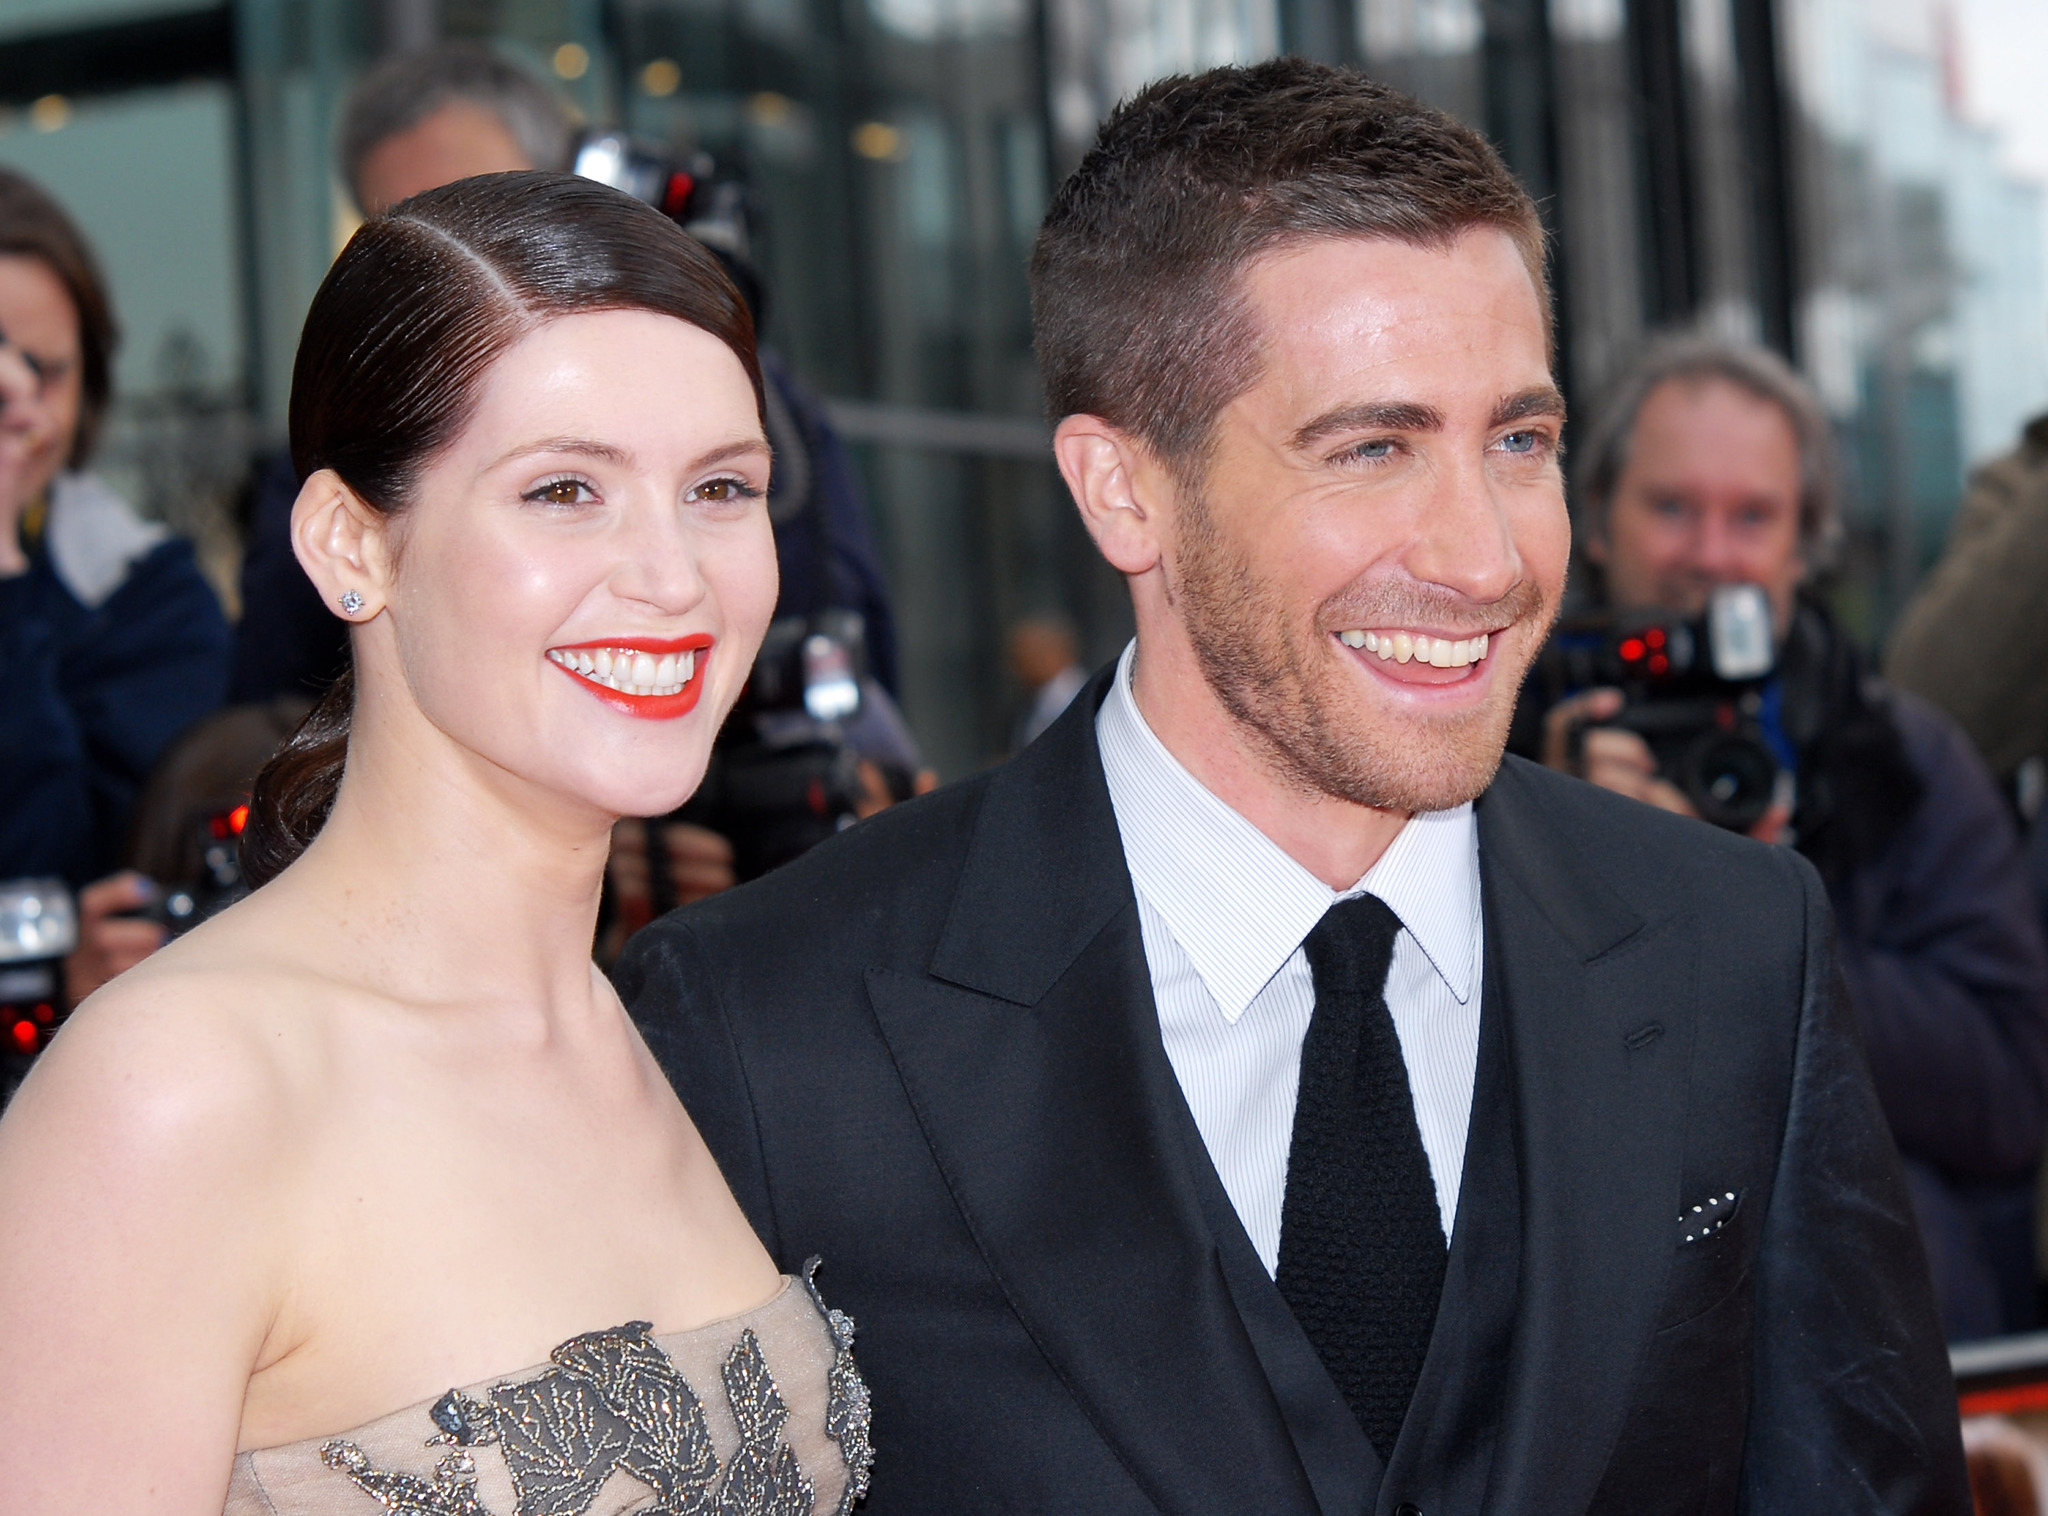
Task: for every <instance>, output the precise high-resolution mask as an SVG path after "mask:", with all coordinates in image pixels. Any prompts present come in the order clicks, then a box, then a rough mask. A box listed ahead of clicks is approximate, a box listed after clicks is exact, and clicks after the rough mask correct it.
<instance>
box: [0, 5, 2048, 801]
mask: <svg viewBox="0 0 2048 1516" xmlns="http://www.w3.org/2000/svg"><path fill="white" fill-rule="evenodd" d="M435 37H465V38H474V39H478V40H482V41H486V42H488V43H490V44H491V45H493V46H495V47H497V48H499V49H501V50H502V51H504V52H505V53H506V54H508V55H509V56H512V57H514V58H516V59H518V60H520V61H522V62H524V63H525V64H527V65H528V66H529V67H530V68H532V69H533V70H534V71H535V72H536V73H537V74H540V75H542V76H544V77H547V78H549V79H551V80H553V81H554V82H555V83H556V84H557V85H558V86H559V87H560V89H561V90H562V92H563V94H564V96H565V98H567V99H568V100H570V101H571V102H572V103H573V104H574V105H575V107H576V109H577V110H578V111H579V112H581V113H582V115H583V116H584V117H585V118H586V119H587V120H588V121H589V122H591V123H592V124H594V125H618V126H623V127H626V128H627V129H629V130H631V131H632V132H633V133H635V134H637V135H639V136H641V137H643V138H646V139H647V140H648V141H649V142H651V143H653V144H657V145H659V146H661V147H663V148H665V149H666V150H668V151H670V152H672V153H676V154H683V153H686V152H692V151H696V150H699V149H701V150H705V151H708V152H710V153H711V154H713V155H714V157H716V158H717V159H719V160H720V161H721V163H723V164H726V165H730V166H732V167H735V168H738V169H740V170H742V171H743V172H744V173H745V175H746V177H747V179H748V180H749V182H750V183H751V185H752V187H753V190H754V193H755V195H756V198H757V201H758V204H759V207H760V211H761V216H760V232H759V243H758V247H757V249H756V252H757V256H758V259H759V261H760V263H761V265H762V268H763V271H764V274H765V279H766V284H767V287H768V291H769V305H768V311H767V320H766V333H767V336H768V339H769V340H770V341H771V342H772V343H773V344H774V345H775V346H776V347H778V348H779V349H780V350H781V351H782V352H783V353H784V354H785V356H786V357H787V358H788V359H789V361H790V363H791V364H792V366H793V367H794V368H795V370H796V371H797V372H798V373H799V374H800V375H801V376H802V377H803V378H804V379H805V380H806V381H808V383H809V384H810V385H811V386H812V387H813V388H814V389H815V390H817V391H818V392H819V393H820V394H821V395H823V396H825V397H827V398H828V400H829V401H830V403H831V406H832V410H833V414H834V415H835V418H836V419H837V421H838V423H839V425H840V427H841V429H842V430H843V431H844V433H845V434H846V435H847V436H848V438H849V439H850V440H851V441H853V442H854V444H855V445H856V450H857V453H858V456H859V459H860V462H861V465H862V468H863V471H864V475H865V478H866V482H867V485H868V489H869V492H870V496H871V499H872V503H873V507H874V515H875V521H876V529H877V533H878V536H879V538H880V540H881V542H882V546H883V549H884V555H885V561H886V564H887V567H888V570H889V573H890V576H891V580H892V586H893V591H894V595H895V599H896V604H897V610H898V617H899V622H900V640H901V643H902V646H903V696H904V704H905V707H906V709H907V711H908V713H909V715H910V717H911V719H912V722H913V725H914V726H915V727H916V729H917V731H918V733H919V735H920V737H921V738H922V740H923V741H924V743H925V745H926V747H927V750H928V753H929V755H930V756H931V758H932V759H933V760H934V762H935V763H936V765H937V766H938V767H939V768H940V770H941V771H942V772H943V773H944V774H945V775H947V776H948V777H953V776H957V775H958V774H960V773H963V772H965V771H967V770H970V769H972V768H974V767H977V766H979V765H980V764H982V763H984V762H987V761H989V760H990V759H992V758H994V757H996V756H999V755H1000V753H1001V752H1002V751H1003V749H1004V746H1005V744H1006V741H1007V736H1008V733H1009V732H1010V731H1011V729H1012V726H1013V723H1014V721H1015V718H1016V716H1017V714H1018V710H1019V702H1020V699H1021V692H1020V691H1018V690H1017V689H1016V688H1014V686H1013V685H1012V684H1011V682H1010V680H1009V676H1008V674H1007V672H1006V670H1005V668H1004V665H1003V659H1002V640H1003V633H1004V630H1005V628H1006V627H1007V626H1008V625H1009V624H1011V623H1012V622H1013V621H1014V620H1015V619H1017V618H1019V617H1021V616H1024V615H1027V614H1031V613H1035V612H1041V611H1047V610H1055V611H1060V612H1063V613H1064V614H1065V615H1067V616H1068V617H1069V618H1070V619H1071V620H1072V621H1073V622H1074V623H1075V624H1076V625H1077V627H1079V629H1080V630H1081V632H1082V635H1083V641H1084V643H1085V645H1086V649H1087V654H1088V656H1089V657H1091V658H1097V659H1099V658H1105V657H1107V656H1109V655H1110V654H1112V653H1113V652H1114V651H1115V650H1116V648H1117V647H1118V646H1119V645H1120V644H1121V642H1122V640H1123V638H1124V637H1125V636H1127V635H1128V629H1129V612H1128V609H1127V606H1126V603H1125V599H1124V596H1123V591H1122V586H1121V584H1120V583H1119V582H1118V581H1117V579H1116V577H1115V576H1114V575H1113V574H1112V573H1111V572H1110V571H1109V570H1108V569H1107V568H1105V567H1104V566H1103V565H1102V564H1100V562H1099V561H1098V560H1097V559H1096V557H1095V555H1094V552H1093V549H1092V547H1091V545H1090V544H1089V542H1088V540H1087V538H1086V536H1085V534H1084V533H1083V532H1082V530H1081V528H1080V526H1079V524H1078V521H1077V520H1076V519H1075V516H1074V513H1073V511H1072V509H1071V507H1070V506H1069V505H1068V503H1067V502H1066V499H1065V495H1064V491H1063V490H1062V488H1061V486H1060V484H1059V480H1058V477H1057V475H1056V473H1055V472H1054V470H1053V468H1052V466H1051V463H1050V459H1049V455H1048V452H1047V447H1046V431H1045V426H1044V422H1043V418H1042V416H1041V415H1040V411H1039V391H1038V383H1037V377H1036V374H1035V370H1034V367H1033V363H1032V358H1031V351H1030V330H1029V305H1028V299H1027V294H1026V289H1025V279H1024V267H1025V260H1026V257H1027V254H1028V250H1029V246H1030V241H1031V237H1032V234H1033V231H1034V228H1035V227H1036V224H1037V222H1038V219H1039V217H1040V215H1041V214H1042V213H1043V210H1044V207H1045V203H1046V200H1047V197H1048V195H1049V193H1050V189H1051V186H1052V185H1053V184H1055V183H1056V182H1057V180H1058V178H1059V176H1060V175H1061V174H1063V173H1064V172H1065V171H1066V170H1067V169H1068V168H1070V167H1071V166H1072V164H1073V163H1074V162H1075V161H1076V159H1077V158H1078V156H1079V155H1080V153H1081V152H1082V151H1083V150H1084V149H1085V147H1086V145H1087V143H1088V141H1089V140H1090V137H1091V136H1092V133H1093V131H1094V128H1095V124H1096V122H1097V121H1098V120H1099V119H1100V117H1101V115H1102V113H1103V112H1104V111H1106V110H1107V109H1108V108H1109V107H1110V106H1111V105H1112V104H1113V103H1114V102H1115V101H1116V100H1117V99H1119V98H1121V97H1123V96H1125V95H1127V94H1129V93H1130V92H1131V91H1132V90H1134V89H1135V88H1137V87H1138V86H1140V85H1141V84H1143V83H1144V82H1145V81H1147V80H1148V79H1151V78H1154V77H1156V76H1158V75H1160V74H1163V73H1168V72H1173V71H1177V70H1184V69H1190V68H1199V67H1204V66H1208V65H1211V64H1217V63H1224V62H1230V61H1240V60H1250V59H1255V58H1259V57H1264V56H1269V55H1272V54H1274V53H1276V52H1278V51H1282V50H1286V51H1294V52H1299V53H1304V54H1307V55H1310V56H1317V57H1323V58H1328V59H1331V60H1335V61H1343V62H1351V63H1356V64H1359V65H1362V66H1364V67H1366V68H1367V69H1369V70H1371V71H1373V72H1374V73H1376V74H1378V75H1379V76H1381V77H1384V78H1386V79H1387V80H1389V81H1390V82H1393V83H1396V84H1398V85H1400V86H1401V87H1403V88H1405V89H1408V90H1410V91H1412V92H1414V93H1416V94H1418V95H1420V96H1422V97H1423V98H1425V99H1427V100H1430V101H1431V102H1433V103H1435V104H1437V105H1439V106H1441V107H1443V108H1444V109H1446V110H1449V111H1451V112H1453V113H1455V114H1457V115H1458V116H1460V117H1461V118H1463V119H1465V120H1467V121H1469V122H1471V123H1473V124H1474V125H1476V126H1478V127H1480V128H1481V129H1483V130H1485V131H1486V132H1487V133H1488V134H1489V135H1491V136H1492V138H1493V139H1494V140H1495V141H1496V142H1498V143H1499V144H1500V145H1501V147H1502V150H1503V152H1504V153H1505V154H1506V156H1507V158H1508V160H1509V162H1510V164H1511V165H1512V166H1513V167H1514V168H1515V170H1516V171H1517V172H1518V173H1519V174H1520V175H1521V176H1522V177H1523V179H1524V181H1525V182H1526V183H1527V184H1528V185H1529V186H1530V188H1531V190H1532V191H1533V192H1534V193H1535V194H1536V195H1537V196H1538V197H1539V199H1540V200H1541V201H1542V203H1543V205H1544V208H1545V213H1546V215H1547V217H1548V218H1549V220H1550V223H1551V227H1552V230H1553V232H1554V233H1555V244H1554V245H1555V256H1556V260H1557V270H1556V273H1557V278H1556V288H1557V294H1558V306H1559V317H1560V323H1561V325H1560V332H1561V337H1562V342H1561V362H1562V366H1563V371H1564V379H1565V382H1566V386H1567V389H1568V391H1569V393H1570V395H1571V397H1572V399H1573V402H1574V404H1575V405H1576V406H1578V407H1579V408H1580V409H1581V411H1582V413H1583V411H1584V410H1585V409H1586V408H1587V407H1590V406H1592V405H1594V404H1596V403H1597V401H1598V398H1599V396H1600V394H1601V393H1602V391H1603V389H1604V388H1605V387H1606V386H1607V385H1608V384H1609V383H1610V382H1611V381H1612V380H1613V378H1614V377H1615V376H1616V374H1617V373H1618V372H1619V371H1620V369H1621V367H1622V366H1623V365H1624V364H1625V363H1626V362H1627V361H1628V358H1629V356H1630V354H1631V353H1632V352H1633V351H1635V350H1636V348H1637V347H1638V346H1639V345H1640V344H1641V343H1642V341H1643V340H1644V338H1645V337H1646V336H1647V335H1648V334H1649V333H1651V332H1653V331H1656V330H1658V329H1661V328H1668V327H1681V326H1685V327H1705V328H1707V329H1711V330H1714V331H1719V332H1724V333H1727V334H1730V335H1738V336H1749V337H1754V338H1757V339H1759V340H1762V341H1766V342H1769V343H1771V344H1773V345H1775V346H1777V347H1779V348H1781V349H1782V350H1784V351H1786V352H1788V353H1790V354H1791V355H1792V356H1793V357H1794V359H1795V361H1797V362H1798V363H1800V364H1801V366H1802V367H1803V368H1804V369H1805V370H1806V371H1807V372H1808V373H1809V374H1810V375H1811V376H1812V377H1813V379H1814V380H1815V382H1816V383H1817V385H1818V386H1819V388H1820V390H1821V393H1822V394H1823V396H1824V397H1825V398H1826V400H1827V402H1828V404H1829V407H1830V409H1831V410H1832V412H1833V414H1834V415H1835V417H1836V418H1837V421H1838V423H1839V425H1840V428H1841V434H1842V438H1843V442H1844V446H1845V454H1846V456H1847V458H1848V459H1849V462H1850V491H1849V494H1850V502H1851V504H1850V509H1851V519H1852V526H1853V530H1852V534H1851V543H1850V552H1849V554H1848V558H1847V562H1846V564H1845V567H1844V570H1843V573H1842V576H1841V581H1840V585H1839V589H1838V595H1839V597H1840V599H1841V600H1842V602H1843V604H1844V607H1845V609H1846V610H1847V611H1848V612H1849V614H1850V615H1851V617H1852V619H1853V621H1854V624H1856V625H1858V626H1859V627H1861V628H1862V629H1864V630H1865V631H1866V633H1868V634H1870V635H1872V636H1875V635H1877V634H1879V633H1881V631H1882V629H1883V627H1884V625H1885V624H1886V622H1887V620H1888V618H1889V616H1890V615H1891V613H1892V611H1893V610H1894V609H1895V607H1896V606H1897V604H1898V603H1899V600H1900V597H1901V596H1902V595H1903V594H1904V593H1905V591H1906V590H1907V589H1908V588H1909V587H1910V585H1911V583H1912V580H1913V578H1914V577H1915V576H1916V575H1917V573H1918V572H1919V571H1920V569H1921V568H1922V566H1923V565H1924V563H1925V562H1926V560H1927V559H1928V557H1929V556H1930V555H1931V554H1932V553H1933V552H1934V551H1936V550H1938V547H1939V544H1940V541H1941V537H1942V534H1943V532H1944V530H1945V528H1946V524H1947V521H1948V519H1949V517H1950V515H1951V513H1952V511H1953V508H1954V504H1955V501H1956V499H1957V497H1958V494H1959V493H1960V489H1961V484H1962V479H1963V474H1964V470H1965V468H1966V467H1967V466H1968V465H1969V464H1971V463H1974V462H1976V461H1979V460H1981V459H1982V458H1984V457H1986V456H1988V455H1990V454H1992V453H1995V452H1997V451H1999V450H2000V449H2002V448H2004V447H2006V446H2009V445H2010V444H2011V441H2012V439H2013V437H2014V435H2015V433H2016V431H2017V428H2018V425H2019V424H2020V423H2021V421H2023V420H2024V419H2025V417H2027V416H2028V415H2031V414H2033V413H2034V412H2035V411H2037V410H2039V409H2042V408H2043V407H2044V406H2048V303H2044V295H2043V288H2042V285H2043V278H2042V271H2043V250H2042V235H2041V204H2040V197H2039V192H2038V191H2037V190H2036V189H2035V188H2034V187H2032V186H2029V185H2026V184H2023V183H2020V182H2017V181H2015V180H2014V179H2012V178H2011V177H2010V176H2009V175H2007V174H2006V173H2005V172H2004V171H2003V170H2002V169H2001V168H2000V166H1999V162H1998V157H1997V151H1996V144H1995V142H1993V141H1992V140H1991V139H1990V138H1989V137H1988V136H1987V134H1986V133H1985V132H1983V131H1982V130H1981V129H1979V128H1975V127H1971V126H1968V125H1965V124H1963V123H1962V122H1961V121H1960V120H1959V112H1958V111H1957V109H1956V107H1955V101H1954V100H1953V98H1952V95H1953V90H1952V88H1951V85H1950V81H1949V71H1948V69H1947V68H1946V55H1945V52H1944V46H1943V38H1942V34H1941V28H1940V11H1939V9H1938V7H1937V6H1936V4H1935V3H1934V0H1925V3H1924V4H1923V3H1921V0H1885V3H1883V4H1873V3H1871V0H1547V3H1546V0H234V3H232V4H230V5H224V6H211V7H198V8H195V7H193V6H192V5H190V4H189V3H180V0H0V161H5V162H8V163H12V164H15V165H17V166H19V167H21V168H23V169H25V170H27V171H29V172H30V173H32V174H34V175H35V176H36V177H37V178H38V179H40V180H41V181H42V182H44V183H45V184H47V185H48V186H49V187H50V188H51V189H52V190H54V191H55V192H56V193H57V194H58V195H59V196H60V197H61V198H62V199H64V200H65V201H66V202H67V203H69V204H70V205H71V206H72V208H73V209H74V210H75V211H76V212H77V214H78V215H79V217H80V219H81V220H82V221H83V223H84V224H85V226H86V228H87V230H88V232H89V233H90V234H91V235H92V236H93V238H94V239H95V241H96V243H97V245H98V246H99V248H100V250H101V252H102V255H103V257H104V258H105V261H106V263H107V265H108V269H109V275H110V278H111V280H112V282H113V284H114V286H115V290H116V294H117V297H118V299H119V301H120V304H121V308H122V313H123V317H124V323H125V331H126V340H125V343H124V348H123V351H122V355H121V359H120V365H119V369H118V376H117V382H118V385H119V390H120V394H121V397H122V398H121V401H120V405H119V409H118V411H117V413H116V417H115V424H114V425H113V427H112V428H111V430H110V434H109V438H108V444H107V450H106V458H105V464H106V467H107V469H108V471H109V472H110V473H113V474H114V475H115V476H116V477H117V480H118V482H119V483H120V484H121V485H122V486H123V487H124V488H126V489H127V490H128V491H129V492H130V493H131V494H132V496H133V497H134V498H136V499H137V500H138V501H140V502H142V503H143V504H144V505H145V506H146V507H147V508H149V509H151V510H153V511H155V512H156V513H157V514H160V515H163V516H165V517H167V518H168V519H171V520H172V521H174V522H175V523H176V524H178V525H179V526H180V527H181V528H183V529H184V530H186V531H188V532H191V533H192V534H194V535H195V536H197V537H199V538H200V540H201V541H202V544H203V545H204V546H205V549H206V554H207V561H208V563H209V565H210V566H211V567H212V568H213V570H214V572H215V573H216V576H217V578H218V580H219V582H220V583H221V584H222V585H223V587H227V586H230V585H231V584H232V581H233V572H234V559H235V553H236V541H237V534H236V529H235V521H236V517H235V512H236V509H237V500H238V492H239V491H240V490H241V488H242V486H243V482H244V480H245V478H246V475H247V470H248V460H249V459H250V457H251V456H252V455H253V453H254V452H255V451H256V450H258V449H260V448H262V447H265V446H275V445H276V443H277V442H278V440H279V438H280V437H281V432H282V423H283V414H284V402H285V395H286V387H287V383H288V377H289V372H290V361H291V354H292V350H293V346H294V344H295V342H296V339H297V333H298V327H299V323H300V321H301V319H302V317H303V313H304V310H305V307H306V303H307V301H308V300H309V298H310V297H311V294H312V291H313V289H314V287H315V286H316V284H317V283H318V281H319V279H320V278H321V276H322V274H323V273H324V271H325V269H326V267H327V264H328V262H329V260H330V259H331V257H332V256H333V253H334V251H335V249H336V247H337V246H338V245H339V240H340V239H341V238H343V237H345V236H346V234H347V232H348V230H349V229H350V227H351V226H352V225H353V216H352V212H351V210H350V208H349V206H348V205H347V203H346V199H345V197H344V196H343V194H342V193H341V191H340V189H339V186H338V183H337V181H336V177H335V172H334V152H333V130H334V123H335V117H336V113H337V110H338V107H339V105H340V102H341V100H342V98H343V96H344V94H345V92H346V90H347V88H348V85H349V83H350V81H351V79H352V78H353V77H354V76H355V74H356V73H357V72H358V71H359V70H360V69H361V68H362V67H363V66H364V65H365V64H366V63H368V62H369V61H371V60H373V59H374V58H375V57H377V56H378V55H379V54H381V53H382V52H384V51H386V50H389V49H392V48H399V47H407V46H412V45H417V44H418V43H420V42H423V41H426V40H429V39H431V38H435Z"/></svg>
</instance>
